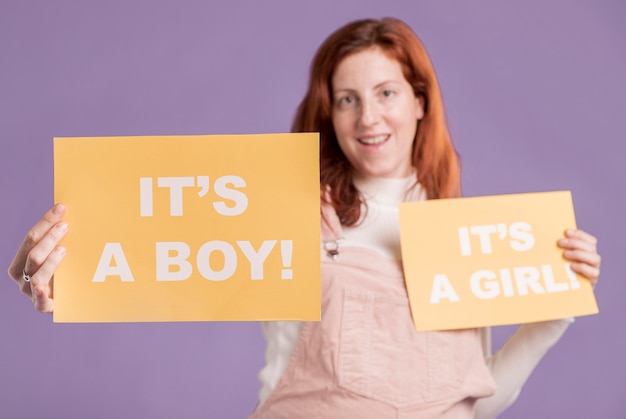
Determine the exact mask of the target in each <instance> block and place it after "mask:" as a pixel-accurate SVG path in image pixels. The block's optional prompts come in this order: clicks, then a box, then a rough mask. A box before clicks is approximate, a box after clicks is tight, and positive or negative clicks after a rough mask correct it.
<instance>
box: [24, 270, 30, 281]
mask: <svg viewBox="0 0 626 419" xmlns="http://www.w3.org/2000/svg"><path fill="white" fill-rule="evenodd" d="M22 279H23V280H24V282H30V275H28V274H27V273H26V271H22Z"/></svg>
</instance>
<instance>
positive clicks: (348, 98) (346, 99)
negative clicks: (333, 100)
mask: <svg viewBox="0 0 626 419" xmlns="http://www.w3.org/2000/svg"><path fill="white" fill-rule="evenodd" d="M356 101H357V99H356V96H354V95H344V96H340V97H339V98H338V99H337V106H338V107H339V108H342V109H343V108H350V107H352V106H354V104H355V103H356Z"/></svg>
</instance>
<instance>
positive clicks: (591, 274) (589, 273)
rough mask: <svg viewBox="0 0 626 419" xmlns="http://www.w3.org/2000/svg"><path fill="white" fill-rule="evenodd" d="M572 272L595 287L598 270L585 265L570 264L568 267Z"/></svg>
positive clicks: (598, 274)
mask: <svg viewBox="0 0 626 419" xmlns="http://www.w3.org/2000/svg"><path fill="white" fill-rule="evenodd" d="M570 267H571V269H572V271H574V272H576V273H577V274H580V275H582V276H584V277H585V278H587V279H588V280H590V281H591V284H592V285H594V286H595V284H596V281H597V280H598V277H599V276H600V268H598V267H594V266H591V265H588V264H586V263H572V264H571V265H570Z"/></svg>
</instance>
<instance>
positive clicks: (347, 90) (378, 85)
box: [333, 80, 400, 93]
mask: <svg viewBox="0 0 626 419" xmlns="http://www.w3.org/2000/svg"><path fill="white" fill-rule="evenodd" d="M390 83H391V84H400V82H398V81H397V80H385V81H382V82H380V83H378V84H377V85H375V86H374V90H376V89H379V88H380V87H381V86H384V85H385V84H390ZM354 91H356V90H355V89H353V88H349V87H345V88H339V89H335V88H334V87H333V93H337V92H354Z"/></svg>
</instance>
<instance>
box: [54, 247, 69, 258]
mask: <svg viewBox="0 0 626 419" xmlns="http://www.w3.org/2000/svg"><path fill="white" fill-rule="evenodd" d="M56 251H57V253H58V254H59V255H61V256H63V255H64V254H65V253H66V252H67V249H66V248H65V246H57V248H56Z"/></svg>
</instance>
